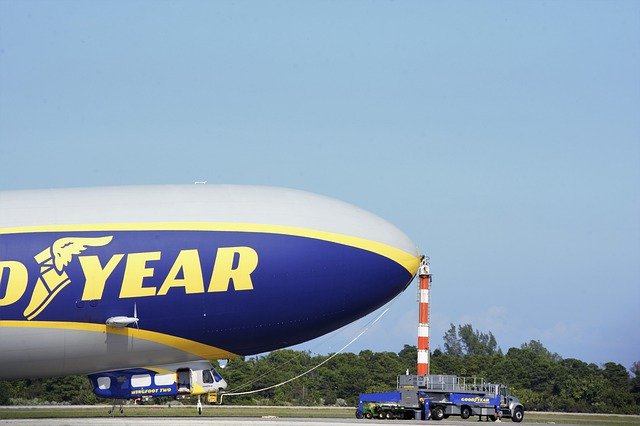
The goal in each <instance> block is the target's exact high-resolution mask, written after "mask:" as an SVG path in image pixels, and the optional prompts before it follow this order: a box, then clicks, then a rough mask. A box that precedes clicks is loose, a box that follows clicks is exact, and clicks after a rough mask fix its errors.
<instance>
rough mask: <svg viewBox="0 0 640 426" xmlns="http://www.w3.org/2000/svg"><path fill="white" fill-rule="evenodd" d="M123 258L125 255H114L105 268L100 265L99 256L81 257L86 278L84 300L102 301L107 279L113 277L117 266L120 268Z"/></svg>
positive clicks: (81, 264)
mask: <svg viewBox="0 0 640 426" xmlns="http://www.w3.org/2000/svg"><path fill="white" fill-rule="evenodd" d="M123 257H124V254H114V255H113V256H112V257H111V259H109V261H108V262H107V264H106V265H105V266H104V268H103V267H102V265H100V259H98V256H80V257H79V260H80V266H82V271H83V272H84V276H85V278H86V282H85V285H84V291H83V292H82V300H99V299H102V293H103V292H104V285H105V284H106V283H107V278H109V276H111V273H112V272H113V270H114V269H116V266H118V263H120V261H121V260H122V258H123Z"/></svg>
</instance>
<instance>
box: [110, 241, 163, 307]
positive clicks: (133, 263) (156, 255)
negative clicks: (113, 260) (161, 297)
mask: <svg viewBox="0 0 640 426" xmlns="http://www.w3.org/2000/svg"><path fill="white" fill-rule="evenodd" d="M154 260H160V252H159V251H151V252H146V253H131V254H129V255H127V264H126V266H125V269H124V278H123V279H122V288H121V289H120V298H124V297H147V296H155V295H156V288H155V287H143V286H142V284H143V282H144V279H145V278H148V277H152V276H153V271H154V270H153V268H148V267H147V262H151V261H154Z"/></svg>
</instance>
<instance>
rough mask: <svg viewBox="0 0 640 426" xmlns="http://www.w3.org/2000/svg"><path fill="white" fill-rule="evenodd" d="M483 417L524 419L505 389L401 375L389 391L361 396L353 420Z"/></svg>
mask: <svg viewBox="0 0 640 426" xmlns="http://www.w3.org/2000/svg"><path fill="white" fill-rule="evenodd" d="M449 416H460V417H461V418H463V419H467V418H469V417H471V416H480V417H483V416H486V417H487V418H488V419H491V420H497V419H499V418H501V417H510V418H511V420H513V421H514V422H521V421H522V419H523V418H524V406H523V405H522V404H521V403H520V401H519V400H518V398H516V397H515V396H513V395H511V394H510V393H509V390H508V388H507V387H506V386H504V385H501V384H494V383H488V382H486V381H485V380H483V379H479V378H475V377H472V378H465V377H458V376H453V375H435V374H434V375H420V376H418V375H410V374H407V375H401V376H398V381H397V390H396V391H393V392H382V393H370V394H361V395H360V398H359V403H358V407H357V409H356V417H357V418H378V419H416V420H428V419H433V420H442V419H446V418H448V417H449Z"/></svg>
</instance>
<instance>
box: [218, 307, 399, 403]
mask: <svg viewBox="0 0 640 426" xmlns="http://www.w3.org/2000/svg"><path fill="white" fill-rule="evenodd" d="M388 310H389V308H386V309H385V310H384V311H382V313H381V314H380V315H378V317H377V318H376V319H375V320H373V322H371V324H369V325H368V326H367V327H366V328H365V329H364V330H362V331H361V332H360V333H359V334H358V335H357V336H356V337H354V338H353V339H351V340H350V341H349V342H348V343H347V344H346V345H344V346H343V347H342V348H340V350H339V351H338V352H336V353H334V354H332V355H331V356H329V358H327V359H325V360H324V361H322V362H321V363H320V364H318V365H316V366H315V367H312V368H310V369H308V370H307V371H305V372H304V373H301V374H298V375H297V376H295V377H292V378H290V379H288V380H285V381H284V382H281V383H278V384H275V385H272V386H267V387H266V388H262V389H256V390H251V391H245V392H230V393H223V394H221V395H220V404H222V399H223V398H224V397H225V396H237V395H249V394H252V393H258V392H264V391H266V390H269V389H275V388H278V387H280V386H282V385H286V384H287V383H290V382H292V381H294V380H296V379H299V378H300V377H302V376H305V375H307V374H309V373H311V372H312V371H313V370H315V369H316V368H318V367H320V366H321V365H323V364H326V363H327V362H329V361H330V360H331V359H333V358H334V357H336V356H337V355H338V354H340V353H341V352H342V351H344V350H345V349H347V347H349V345H351V344H352V343H353V342H355V341H356V340H358V339H359V338H360V337H361V336H362V335H363V334H364V333H366V332H367V331H368V330H369V329H370V328H371V327H373V325H374V324H375V323H377V322H378V320H380V318H382V317H383V316H384V314H386V313H387V311H388Z"/></svg>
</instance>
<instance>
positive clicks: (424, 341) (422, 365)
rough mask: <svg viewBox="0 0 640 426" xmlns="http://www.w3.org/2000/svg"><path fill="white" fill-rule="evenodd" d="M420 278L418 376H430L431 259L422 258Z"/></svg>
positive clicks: (419, 270) (419, 271)
mask: <svg viewBox="0 0 640 426" xmlns="http://www.w3.org/2000/svg"><path fill="white" fill-rule="evenodd" d="M418 277H419V278H420V304H419V310H418V311H419V319H418V375H420V376H422V375H426V374H429V283H430V282H431V270H430V268H429V258H428V257H426V256H423V257H422V261H421V262H420V268H419V269H418Z"/></svg>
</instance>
